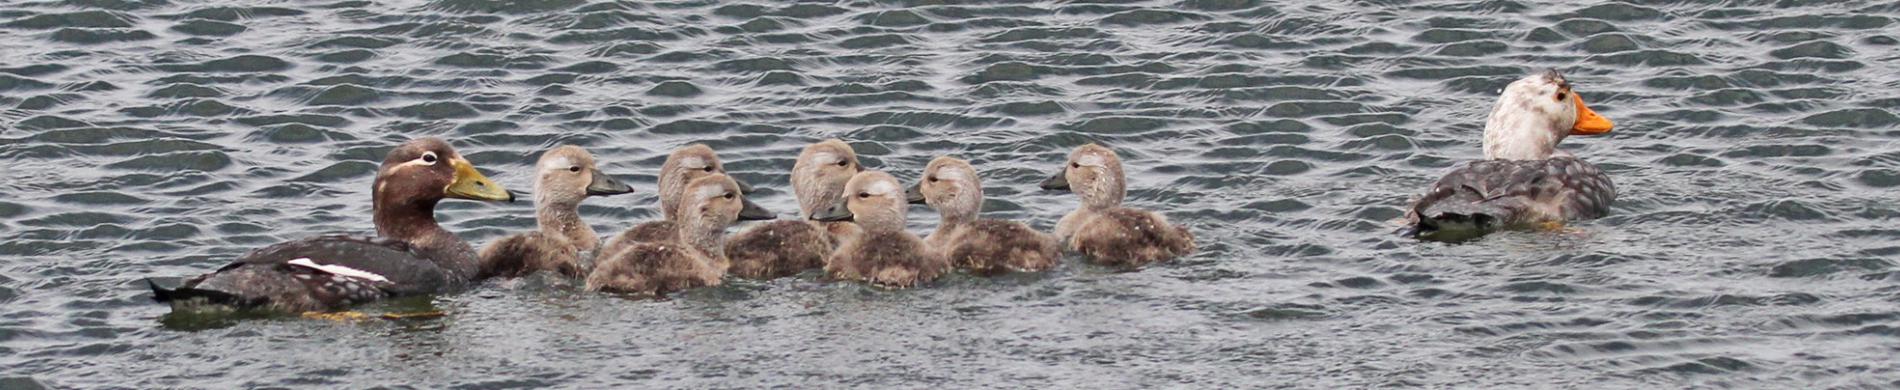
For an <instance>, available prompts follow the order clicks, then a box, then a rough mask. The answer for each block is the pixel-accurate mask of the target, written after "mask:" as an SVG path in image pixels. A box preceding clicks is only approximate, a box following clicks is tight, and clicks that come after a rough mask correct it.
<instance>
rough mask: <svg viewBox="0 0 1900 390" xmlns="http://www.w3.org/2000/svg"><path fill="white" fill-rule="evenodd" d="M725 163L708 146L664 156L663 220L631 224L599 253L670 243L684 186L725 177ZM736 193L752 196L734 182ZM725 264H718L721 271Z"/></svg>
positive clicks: (747, 187)
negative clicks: (631, 246)
mask: <svg viewBox="0 0 1900 390" xmlns="http://www.w3.org/2000/svg"><path fill="white" fill-rule="evenodd" d="M725 173H726V164H725V163H723V162H720V161H719V155H718V154H717V153H713V149H712V147H710V146H706V145H701V144H692V145H687V146H686V147H683V148H679V149H678V150H674V151H673V153H672V154H669V155H667V156H666V163H665V164H662V165H660V193H659V196H660V215H662V216H664V217H665V218H664V219H661V220H658V221H652V222H646V223H642V224H639V225H634V226H633V228H631V229H627V231H625V232H622V233H620V235H618V236H614V238H613V240H610V241H608V242H607V246H606V247H604V249H602V250H601V251H600V253H614V252H619V251H620V250H621V249H625V248H626V246H627V245H632V244H633V243H636V242H664V241H669V240H672V239H673V237H674V236H677V235H678V234H677V233H676V231H677V230H678V229H679V224H678V223H677V222H678V218H677V217H676V216H677V215H678V214H679V213H678V211H676V210H675V209H677V208H679V203H680V198H681V197H682V196H684V195H683V194H684V192H685V191H686V183H691V182H692V181H693V180H696V179H699V178H701V177H706V176H709V175H712V174H725ZM733 180H734V181H735V182H737V183H739V190H740V191H742V192H744V193H752V186H751V185H747V184H746V183H745V182H744V181H738V179H736V178H735V179H733ZM725 267H726V265H723V264H722V265H720V268H722V269H723V268H725Z"/></svg>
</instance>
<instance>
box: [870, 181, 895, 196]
mask: <svg viewBox="0 0 1900 390" xmlns="http://www.w3.org/2000/svg"><path fill="white" fill-rule="evenodd" d="M894 191H897V183H893V182H890V181H885V180H879V181H876V182H873V183H871V185H868V186H864V192H869V193H871V194H872V195H884V194H889V193H891V192H894Z"/></svg>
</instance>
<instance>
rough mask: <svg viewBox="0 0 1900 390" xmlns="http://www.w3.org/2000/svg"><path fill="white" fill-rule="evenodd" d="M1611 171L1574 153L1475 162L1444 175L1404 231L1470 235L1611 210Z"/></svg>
mask: <svg viewBox="0 0 1900 390" xmlns="http://www.w3.org/2000/svg"><path fill="white" fill-rule="evenodd" d="M1615 201H1616V187H1615V186H1614V185H1613V184H1611V183H1610V178H1609V175H1607V174H1604V173H1603V171H1602V170H1600V169H1597V167H1596V166H1594V165H1591V164H1589V163H1586V162H1583V161H1582V160H1578V159H1576V158H1574V157H1559V158H1552V159H1547V160H1485V161H1473V162H1471V163H1469V164H1466V165H1465V166H1463V167H1459V168H1458V169H1456V170H1453V171H1452V172H1451V173H1449V174H1446V175H1445V177H1444V178H1441V179H1439V180H1438V182H1437V183H1435V184H1433V185H1432V189H1431V191H1430V192H1427V193H1425V196H1424V197H1421V198H1419V200H1418V201H1417V202H1416V203H1413V205H1412V208H1411V210H1410V211H1408V212H1407V215H1406V220H1407V224H1408V226H1407V228H1406V231H1405V232H1404V233H1405V234H1406V235H1410V236H1416V237H1421V238H1432V239H1441V240H1457V239H1466V238H1472V237H1477V236H1482V235H1484V234H1487V233H1490V232H1492V231H1496V230H1499V229H1507V228H1512V227H1520V226H1527V225H1532V224H1538V223H1546V222H1562V221H1565V220H1571V219H1591V218H1598V217H1602V216H1604V215H1607V214H1609V207H1610V204H1611V203H1612V202H1615Z"/></svg>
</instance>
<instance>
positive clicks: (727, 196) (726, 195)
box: [721, 192, 733, 199]
mask: <svg viewBox="0 0 1900 390" xmlns="http://www.w3.org/2000/svg"><path fill="white" fill-rule="evenodd" d="M721 197H724V198H726V199H732V197H733V195H732V193H731V192H727V193H726V194H725V195H721Z"/></svg>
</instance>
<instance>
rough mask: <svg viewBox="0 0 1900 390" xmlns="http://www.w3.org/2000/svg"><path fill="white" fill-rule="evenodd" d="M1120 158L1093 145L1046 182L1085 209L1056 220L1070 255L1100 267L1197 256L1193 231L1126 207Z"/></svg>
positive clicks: (1076, 153) (1046, 186)
mask: <svg viewBox="0 0 1900 390" xmlns="http://www.w3.org/2000/svg"><path fill="white" fill-rule="evenodd" d="M1127 183H1128V180H1127V176H1126V174H1124V173H1123V172H1122V161H1121V157H1120V156H1117V155H1116V154H1115V151H1114V150H1112V149H1109V148H1108V147H1106V146H1102V145H1100V144H1095V143H1090V144H1086V145H1082V146H1080V147H1077V148H1075V151H1073V152H1070V153H1069V161H1068V164H1067V165H1066V166H1064V167H1063V168H1062V170H1060V171H1058V172H1056V173H1055V175H1054V176H1053V177H1050V178H1049V179H1048V180H1045V181H1043V182H1042V184H1041V187H1042V188H1043V189H1047V190H1057V191H1068V192H1074V193H1075V194H1076V196H1078V197H1081V198H1082V207H1080V208H1077V209H1075V211H1073V212H1070V213H1069V214H1068V215H1065V216H1063V217H1062V220H1060V221H1057V222H1056V230H1055V236H1056V240H1057V241H1059V242H1061V243H1062V245H1063V247H1064V248H1066V250H1068V251H1072V252H1077V253H1081V254H1082V255H1083V256H1084V257H1086V258H1088V259H1089V260H1090V261H1092V262H1095V263H1097V264H1102V265H1107V266H1113V267H1124V268H1131V267H1140V266H1144V265H1148V264H1151V263H1156V262H1162V261H1168V260H1171V259H1174V258H1176V257H1179V256H1185V255H1188V254H1190V253H1193V252H1194V233H1192V232H1189V231H1188V229H1187V228H1186V227H1184V226H1181V225H1176V224H1172V223H1169V222H1168V218H1167V217H1165V216H1162V215H1161V214H1159V213H1155V212H1153V211H1148V210H1140V209H1134V208H1128V207H1122V198H1123V197H1125V196H1126V194H1127V193H1128V188H1127Z"/></svg>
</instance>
